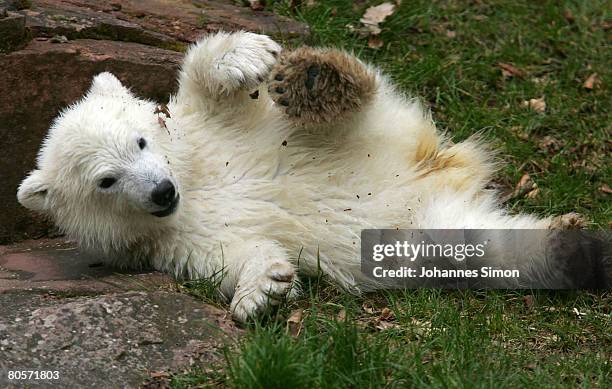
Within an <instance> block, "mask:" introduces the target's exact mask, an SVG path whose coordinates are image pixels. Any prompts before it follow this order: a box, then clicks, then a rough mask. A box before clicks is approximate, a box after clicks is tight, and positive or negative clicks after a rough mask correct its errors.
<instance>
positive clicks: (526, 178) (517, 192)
mask: <svg viewBox="0 0 612 389" xmlns="http://www.w3.org/2000/svg"><path fill="white" fill-rule="evenodd" d="M537 187H538V185H537V184H536V183H535V182H534V181H533V180H532V179H531V176H530V175H529V174H527V173H525V174H523V176H522V177H521V179H520V180H519V182H518V183H517V184H516V187H515V188H514V192H512V197H511V198H516V197H521V196H523V195H525V194H526V193H529V192H531V191H532V190H535V189H537Z"/></svg>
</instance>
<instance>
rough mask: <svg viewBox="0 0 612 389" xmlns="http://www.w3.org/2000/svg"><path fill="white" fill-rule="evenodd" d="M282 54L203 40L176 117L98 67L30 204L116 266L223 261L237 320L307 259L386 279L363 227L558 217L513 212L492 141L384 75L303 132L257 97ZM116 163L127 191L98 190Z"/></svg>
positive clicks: (56, 134)
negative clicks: (490, 149)
mask: <svg viewBox="0 0 612 389" xmlns="http://www.w3.org/2000/svg"><path fill="white" fill-rule="evenodd" d="M279 51H280V47H279V46H278V45H277V44H276V43H274V42H273V41H272V40H270V39H269V38H267V37H265V36H261V35H256V34H251V33H245V32H240V33H235V34H225V33H222V34H217V35H213V36H209V37H207V38H205V39H203V40H202V41H200V42H199V43H198V44H196V45H195V46H194V47H192V48H191V50H190V51H189V53H188V54H187V56H186V58H185V63H184V65H183V68H182V70H181V72H180V76H179V81H180V89H179V91H178V93H177V95H176V96H175V97H173V98H172V99H171V101H170V103H169V104H168V108H169V111H170V114H171V118H167V117H166V116H165V115H164V114H163V113H161V114H154V113H153V112H154V110H155V107H156V105H155V104H154V103H152V102H148V101H144V100H142V99H138V98H136V97H134V96H133V95H132V94H131V93H130V92H129V91H128V90H127V89H125V88H124V87H123V86H122V85H121V84H120V83H119V81H118V80H117V79H116V78H115V77H114V76H112V75H111V74H109V73H103V74H101V75H99V76H97V77H96V78H95V79H94V82H93V85H92V88H91V90H90V92H89V93H88V94H87V95H86V96H85V98H84V99H82V100H81V101H80V102H78V103H76V104H75V105H73V106H71V107H70V108H68V109H67V110H66V111H65V112H63V113H62V114H61V115H60V117H59V118H58V119H57V120H56V122H55V123H54V125H53V126H52V128H51V130H50V132H49V135H48V137H47V138H46V140H45V142H44V144H43V147H42V149H41V151H40V154H39V158H38V169H37V170H35V171H34V172H33V173H32V174H31V175H30V176H29V178H27V179H26V180H25V181H24V182H23V183H22V185H21V187H20V189H19V193H18V197H19V201H20V202H21V203H22V204H23V205H25V206H27V207H30V208H32V209H35V210H38V211H41V212H45V213H47V214H48V215H50V216H51V217H52V218H53V220H55V222H56V223H57V224H58V225H59V226H60V227H61V228H62V229H63V230H64V231H66V232H67V233H68V234H69V235H70V236H72V237H74V238H76V239H78V240H79V242H81V244H83V245H85V246H88V247H92V248H95V249H101V250H103V251H105V253H106V254H107V255H108V256H109V258H113V259H114V260H115V261H116V262H117V263H120V264H124V265H129V266H139V265H141V264H144V263H146V262H148V261H151V262H152V264H153V265H154V266H155V268H157V269H159V270H161V271H165V272H169V273H172V274H174V275H176V276H177V277H188V278H192V279H195V278H201V277H208V276H211V275H212V274H214V273H215V272H217V271H219V270H221V269H223V271H224V274H225V277H224V279H223V282H222V284H221V292H222V293H223V294H224V295H226V296H227V297H228V299H232V304H231V307H232V310H233V313H234V315H235V316H236V317H237V318H238V319H240V320H245V319H246V318H247V317H249V316H252V315H254V314H257V313H258V312H260V311H261V310H263V309H264V308H265V307H266V306H268V305H270V304H275V303H277V302H278V301H279V300H280V299H282V298H283V297H284V296H285V295H286V294H287V293H289V292H290V290H292V286H295V281H294V280H295V278H294V272H295V270H296V266H297V264H298V256H299V266H300V268H301V270H302V271H304V272H307V273H315V272H316V271H317V265H318V263H320V266H321V268H322V270H323V271H324V272H325V273H326V274H327V275H328V276H330V277H331V278H332V279H334V280H335V281H336V282H337V283H338V284H339V285H341V286H342V287H344V288H346V289H348V290H352V291H360V290H367V289H372V288H373V287H375V286H374V285H373V284H372V283H371V282H369V281H368V280H367V279H366V278H365V276H364V275H362V273H361V271H360V262H359V258H360V253H359V249H360V232H361V230H362V229H365V228H546V227H547V226H548V225H549V224H550V220H548V219H546V220H538V219H536V218H534V217H532V216H525V215H519V216H508V215H506V214H505V213H504V212H503V210H501V209H500V207H499V206H498V205H497V203H496V198H495V194H494V193H491V192H487V191H485V190H484V189H483V188H484V184H485V183H486V182H487V180H488V179H489V177H490V174H491V172H492V165H491V164H490V163H489V159H490V158H489V156H488V153H487V151H486V150H485V149H484V148H483V147H482V145H480V144H479V142H478V141H476V140H467V141H465V142H464V143H461V144H457V145H451V144H450V143H449V142H447V141H446V140H445V139H444V137H443V136H442V135H440V134H439V133H438V132H437V131H436V129H435V126H434V124H433V122H432V120H431V118H430V117H429V115H428V114H427V113H426V112H425V111H424V110H423V108H422V107H421V106H420V105H419V103H418V102H417V101H414V100H409V99H406V98H404V97H403V96H402V95H401V94H399V93H398V92H396V91H395V90H394V88H393V87H392V86H391V84H390V83H389V82H388V81H387V80H386V79H385V78H384V77H383V76H381V75H377V76H376V77H377V85H378V91H377V93H376V96H375V98H374V100H373V102H372V103H371V104H369V105H368V106H367V107H365V108H364V109H363V110H362V111H361V112H359V113H357V114H355V115H354V117H353V118H352V119H349V120H347V121H346V122H344V123H337V124H335V125H334V126H333V128H326V129H325V128H324V129H319V130H317V131H307V130H304V129H302V128H298V127H296V126H294V125H293V123H292V122H290V121H289V120H288V119H287V118H286V117H285V116H284V115H283V113H282V111H281V110H279V109H277V107H275V106H274V104H273V102H272V101H271V100H270V99H269V98H268V96H267V94H266V88H265V86H262V87H260V88H259V93H260V95H259V98H258V99H257V100H254V99H251V98H249V96H248V94H249V92H253V90H254V89H255V88H257V87H258V85H259V84H260V80H262V79H263V78H264V77H267V75H268V73H269V71H270V69H271V67H272V66H273V65H274V62H275V53H277V52H279ZM372 71H374V70H372ZM158 117H160V118H161V119H163V120H164V121H165V125H166V126H167V129H168V130H166V129H165V128H163V125H161V124H160V121H159V119H158ZM139 136H142V137H145V138H146V140H147V142H148V146H147V149H146V150H145V151H141V150H139V149H138V147H137V145H136V139H137V138H138V137H139ZM283 141H287V145H286V146H283ZM426 145H429V146H428V147H433V148H434V149H435V150H436V152H435V153H434V154H435V155H433V156H429V157H428V158H430V159H431V161H429V162H428V161H422V160H421V161H420V160H418V159H417V155H418V154H419V150H422V149H427V147H426ZM445 153H446V154H445ZM444 155H459V156H462V158H463V160H464V162H465V163H464V164H463V165H462V164H459V165H453V166H451V167H447V168H444V169H439V170H436V171H433V172H432V173H429V174H423V171H424V164H427V163H430V162H431V163H433V162H432V161H433V160H434V159H435V158H434V157H438V156H444ZM166 159H167V161H166ZM109 172H112V173H113V174H115V175H117V176H118V177H120V179H119V182H118V183H121V185H118V186H117V187H115V188H114V189H113V190H112V191H101V190H100V189H99V188H98V187H97V185H96V183H97V180H99V179H100V178H101V177H103V176H104V175H105V174H109ZM163 178H171V179H172V180H173V182H175V184H176V185H177V186H178V190H179V193H180V197H181V200H180V204H179V207H178V210H177V212H176V213H174V214H173V215H171V216H168V217H165V218H157V217H155V216H152V215H150V212H152V211H154V210H155V209H154V208H152V206H151V204H149V203H148V200H147V198H148V196H149V191H150V189H151V188H150V187H149V186H147V184H146V182H147V180H149V181H150V182H151V183H155V182H158V181H159V180H160V179H163Z"/></svg>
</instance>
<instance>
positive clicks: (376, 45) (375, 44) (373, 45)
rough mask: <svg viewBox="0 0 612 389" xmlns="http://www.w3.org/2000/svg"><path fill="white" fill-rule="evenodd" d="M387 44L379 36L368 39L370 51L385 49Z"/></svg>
mask: <svg viewBox="0 0 612 389" xmlns="http://www.w3.org/2000/svg"><path fill="white" fill-rule="evenodd" d="M384 44H385V42H383V40H382V39H380V37H379V36H378V35H371V36H370V37H369V38H368V47H369V48H370V49H380V48H381V47H383V46H384Z"/></svg>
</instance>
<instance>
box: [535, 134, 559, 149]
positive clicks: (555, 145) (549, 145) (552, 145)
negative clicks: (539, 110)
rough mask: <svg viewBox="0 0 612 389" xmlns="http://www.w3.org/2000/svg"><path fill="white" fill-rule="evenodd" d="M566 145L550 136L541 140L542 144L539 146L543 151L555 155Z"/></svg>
mask: <svg viewBox="0 0 612 389" xmlns="http://www.w3.org/2000/svg"><path fill="white" fill-rule="evenodd" d="M564 144H565V143H564V142H563V141H560V140H558V139H555V138H553V137H552V136H550V135H546V136H545V137H544V138H542V140H540V142H539V143H538V146H539V147H540V149H542V150H543V151H546V152H549V153H555V152H557V151H559V150H561V148H562V147H563V146H564Z"/></svg>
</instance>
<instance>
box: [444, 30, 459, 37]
mask: <svg viewBox="0 0 612 389" xmlns="http://www.w3.org/2000/svg"><path fill="white" fill-rule="evenodd" d="M446 36H447V37H449V38H451V39H452V38H454V37H456V36H457V33H456V32H455V31H453V30H446Z"/></svg>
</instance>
